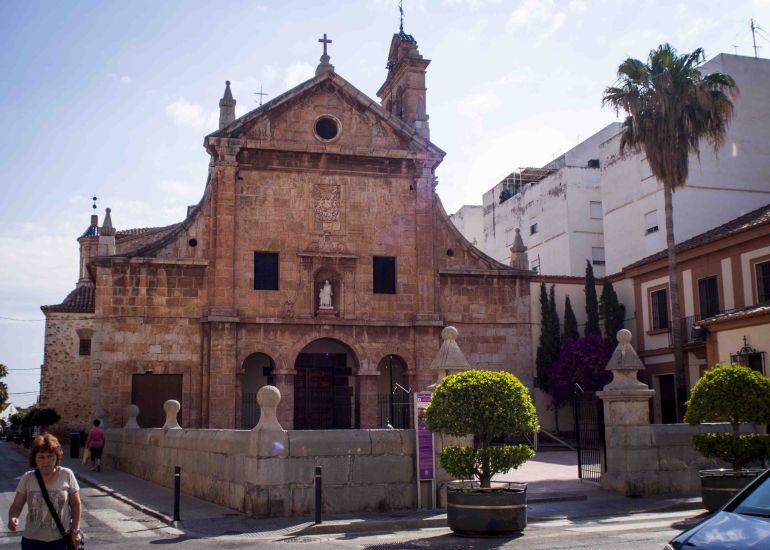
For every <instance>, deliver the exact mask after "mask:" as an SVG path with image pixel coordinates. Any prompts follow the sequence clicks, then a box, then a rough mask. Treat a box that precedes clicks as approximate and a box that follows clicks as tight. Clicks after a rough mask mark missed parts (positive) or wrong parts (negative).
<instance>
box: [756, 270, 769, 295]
mask: <svg viewBox="0 0 770 550" xmlns="http://www.w3.org/2000/svg"><path fill="white" fill-rule="evenodd" d="M756 270H757V303H759V304H764V303H765V302H770V262H762V263H761V264H757V265H756Z"/></svg>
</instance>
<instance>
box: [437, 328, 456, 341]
mask: <svg viewBox="0 0 770 550" xmlns="http://www.w3.org/2000/svg"><path fill="white" fill-rule="evenodd" d="M457 334H458V333H457V329H456V328H455V327H451V326H450V327H444V330H442V331H441V338H442V339H443V340H457Z"/></svg>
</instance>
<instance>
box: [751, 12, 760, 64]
mask: <svg viewBox="0 0 770 550" xmlns="http://www.w3.org/2000/svg"><path fill="white" fill-rule="evenodd" d="M758 28H759V27H757V25H756V23H754V18H753V17H752V18H751V39H752V40H753V41H754V59H757V58H758V57H759V55H758V54H757V29H758Z"/></svg>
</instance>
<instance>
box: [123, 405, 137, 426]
mask: <svg viewBox="0 0 770 550" xmlns="http://www.w3.org/2000/svg"><path fill="white" fill-rule="evenodd" d="M126 416H127V417H128V419H127V420H126V425H125V428H126V429H136V428H139V423H138V422H137V421H136V419H137V417H138V416H139V407H137V406H136V405H134V404H131V405H126Z"/></svg>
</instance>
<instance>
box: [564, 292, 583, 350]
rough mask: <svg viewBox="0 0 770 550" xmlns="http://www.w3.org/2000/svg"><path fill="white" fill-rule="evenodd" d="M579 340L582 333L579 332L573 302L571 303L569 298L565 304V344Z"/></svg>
mask: <svg viewBox="0 0 770 550" xmlns="http://www.w3.org/2000/svg"><path fill="white" fill-rule="evenodd" d="M578 338H580V332H579V331H578V322H577V318H576V317H575V312H574V311H573V310H572V302H570V299H569V296H567V299H566V300H565V303H564V342H565V343H566V342H567V341H568V340H577V339H578Z"/></svg>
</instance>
